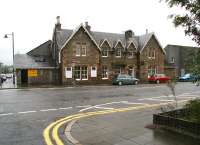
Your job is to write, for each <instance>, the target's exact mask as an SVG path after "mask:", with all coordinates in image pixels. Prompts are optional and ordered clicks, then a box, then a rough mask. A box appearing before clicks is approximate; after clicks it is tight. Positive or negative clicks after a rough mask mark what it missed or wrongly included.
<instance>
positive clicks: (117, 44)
mask: <svg viewBox="0 0 200 145" xmlns="http://www.w3.org/2000/svg"><path fill="white" fill-rule="evenodd" d="M114 48H124V46H123V44H122V42H121V41H120V40H118V41H117V43H116V44H115V47H114Z"/></svg>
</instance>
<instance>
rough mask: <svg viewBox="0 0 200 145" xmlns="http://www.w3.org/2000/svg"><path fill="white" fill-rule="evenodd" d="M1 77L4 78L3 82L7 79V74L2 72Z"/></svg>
mask: <svg viewBox="0 0 200 145" xmlns="http://www.w3.org/2000/svg"><path fill="white" fill-rule="evenodd" d="M0 76H1V78H2V79H3V82H4V81H6V79H7V78H6V75H5V74H0Z"/></svg>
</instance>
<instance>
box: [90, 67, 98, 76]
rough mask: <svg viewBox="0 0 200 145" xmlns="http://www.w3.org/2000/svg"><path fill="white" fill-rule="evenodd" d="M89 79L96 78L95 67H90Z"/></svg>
mask: <svg viewBox="0 0 200 145" xmlns="http://www.w3.org/2000/svg"><path fill="white" fill-rule="evenodd" d="M91 77H94V78H95V77H97V67H96V66H92V67H91Z"/></svg>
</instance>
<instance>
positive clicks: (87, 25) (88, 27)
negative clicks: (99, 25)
mask: <svg viewBox="0 0 200 145" xmlns="http://www.w3.org/2000/svg"><path fill="white" fill-rule="evenodd" d="M85 28H86V29H87V30H88V31H89V32H90V30H91V26H90V25H89V24H88V22H87V21H86V22H85Z"/></svg>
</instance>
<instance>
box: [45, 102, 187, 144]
mask: <svg viewBox="0 0 200 145" xmlns="http://www.w3.org/2000/svg"><path fill="white" fill-rule="evenodd" d="M183 102H186V100H184V101H179V103H183ZM168 104H170V103H159V104H152V105H143V106H137V107H128V108H119V109H113V110H106V111H96V112H87V113H78V114H75V115H70V116H67V117H65V118H62V119H59V120H57V121H55V122H53V123H51V124H50V125H49V126H47V128H45V130H44V132H43V136H44V139H45V142H46V144H47V145H53V143H52V140H51V139H50V130H51V129H52V137H53V140H54V141H55V142H56V144H57V145H64V143H63V142H62V140H61V139H60V137H59V135H58V130H59V128H60V127H61V126H62V125H64V124H65V123H68V122H70V121H72V120H77V119H81V118H85V117H89V116H96V115H105V114H111V113H117V112H126V111H131V110H140V109H146V108H157V107H160V106H163V105H168Z"/></svg>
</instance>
